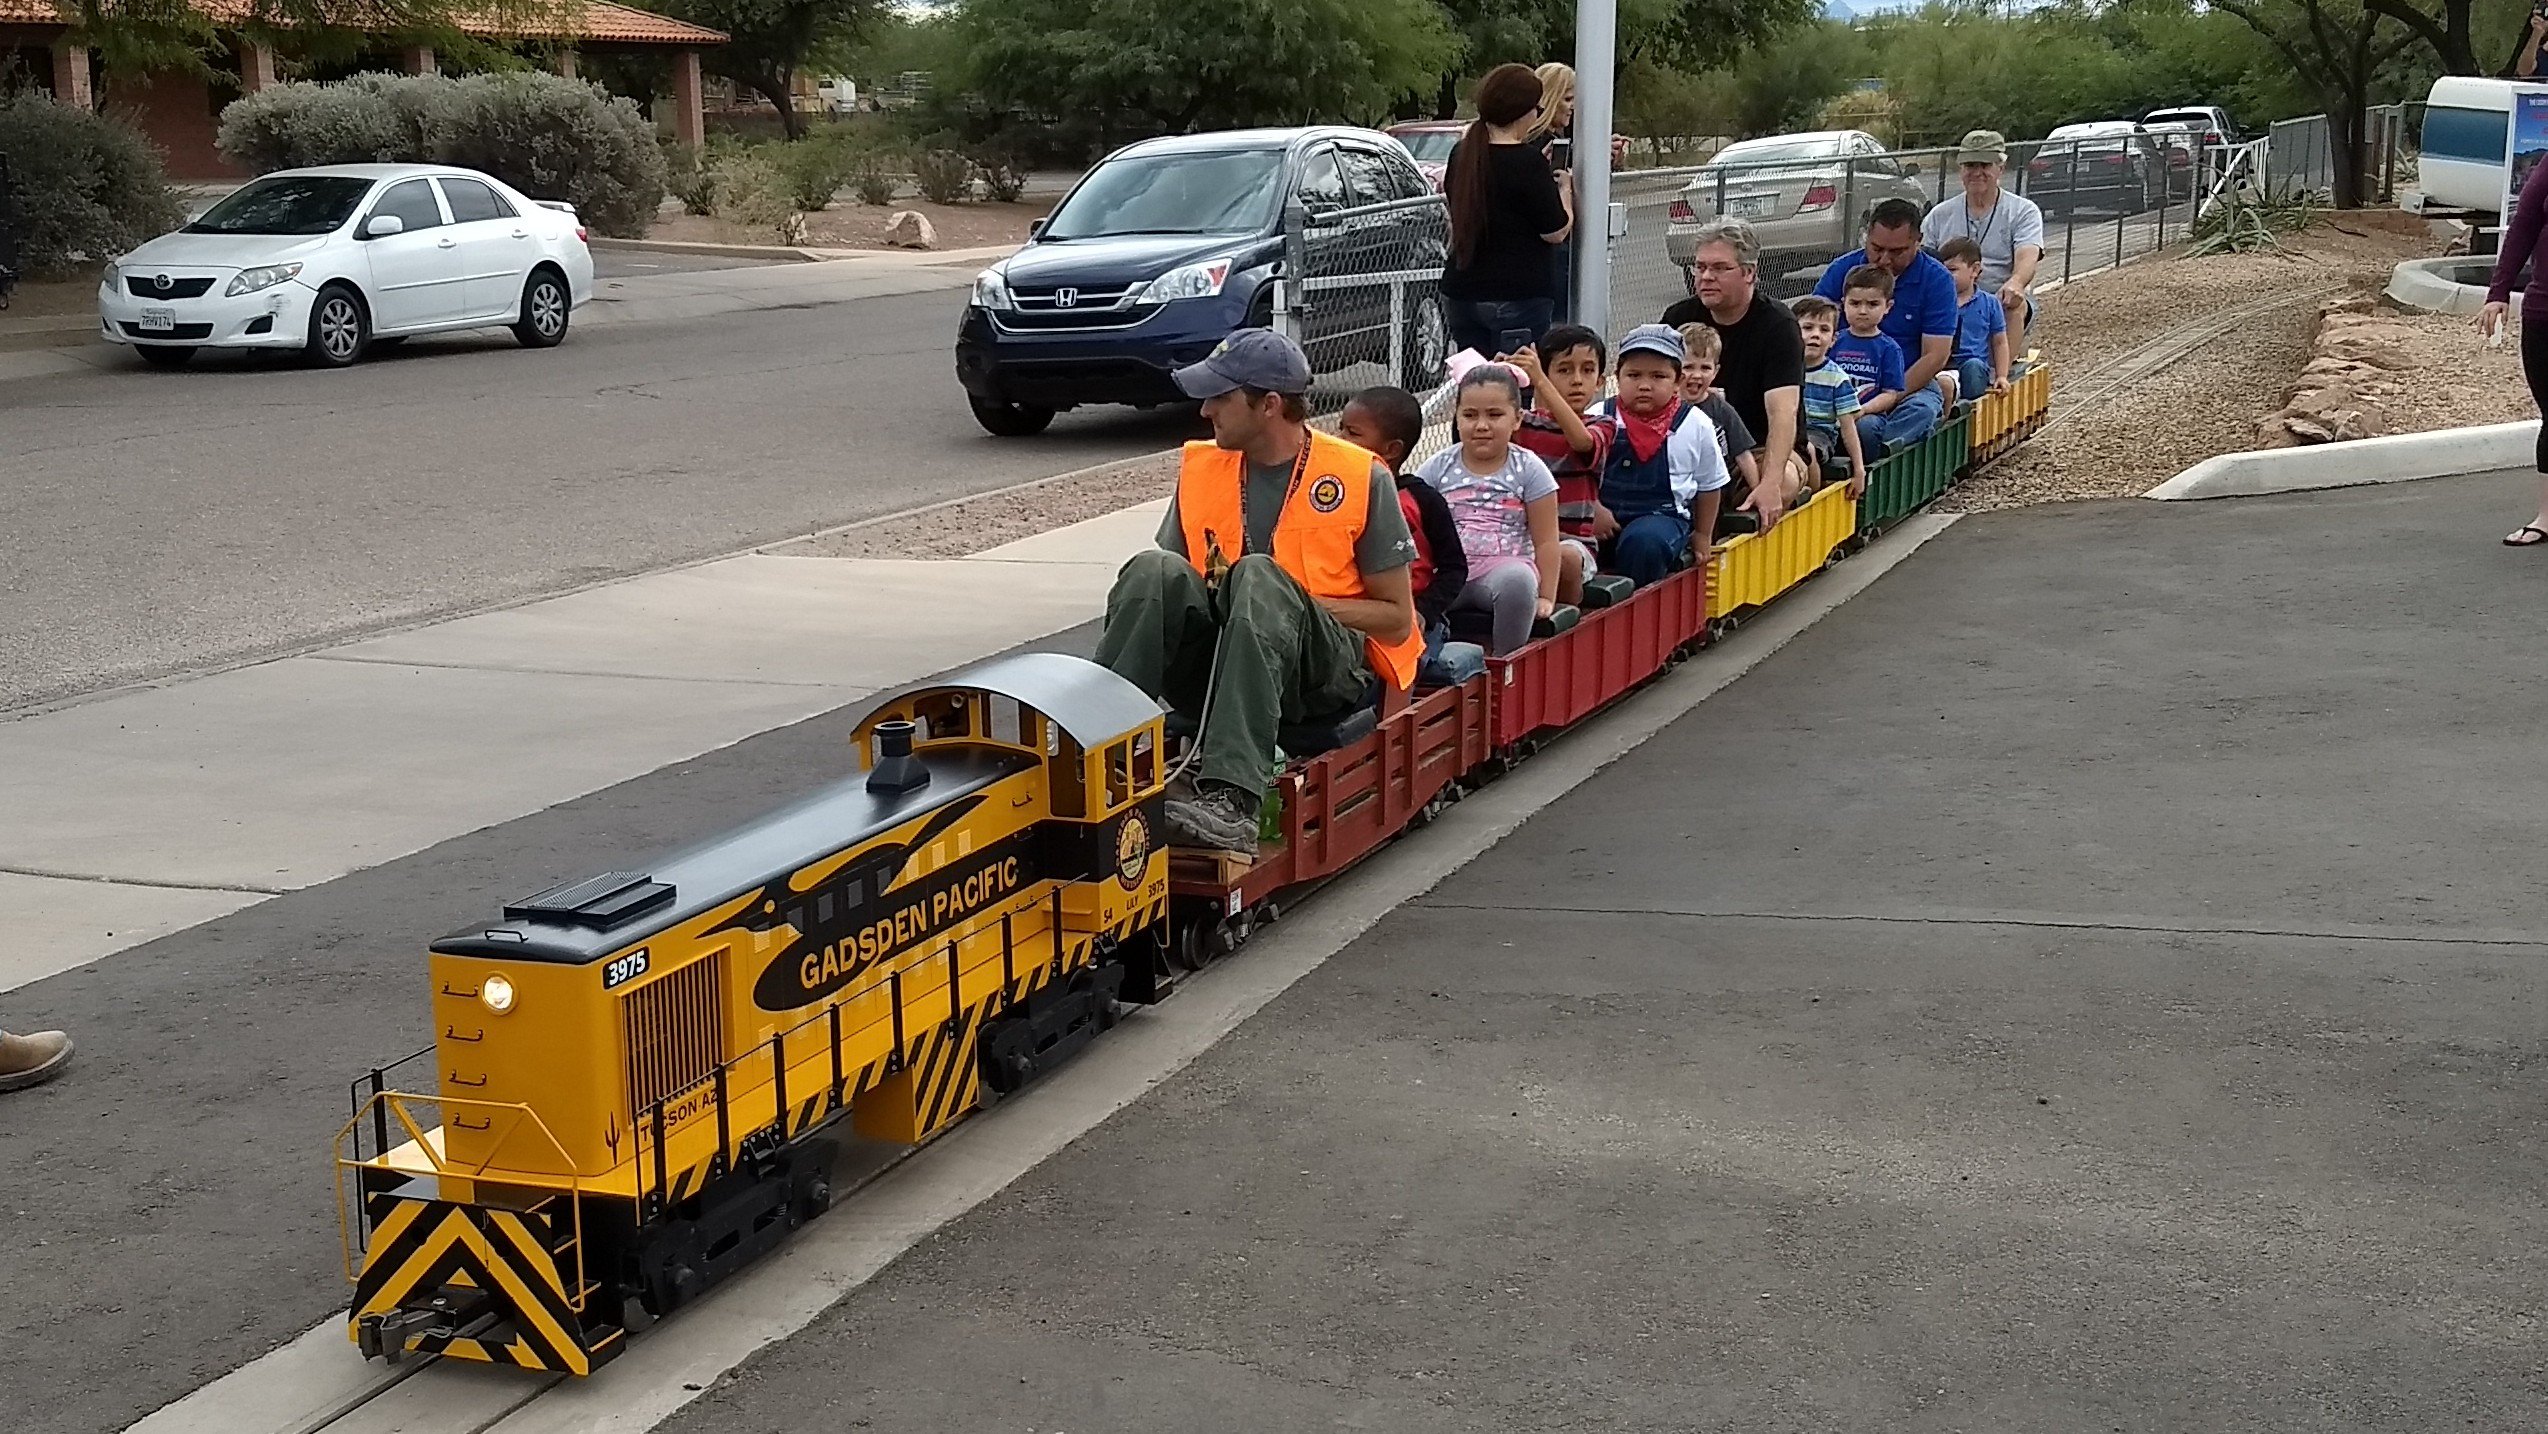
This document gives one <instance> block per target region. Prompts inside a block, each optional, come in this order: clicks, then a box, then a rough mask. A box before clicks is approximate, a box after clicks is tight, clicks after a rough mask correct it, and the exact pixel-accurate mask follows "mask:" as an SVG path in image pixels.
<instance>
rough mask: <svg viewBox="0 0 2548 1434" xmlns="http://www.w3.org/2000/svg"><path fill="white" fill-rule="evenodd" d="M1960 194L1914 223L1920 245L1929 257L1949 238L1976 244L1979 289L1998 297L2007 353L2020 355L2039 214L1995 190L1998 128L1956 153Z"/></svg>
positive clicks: (1971, 137)
mask: <svg viewBox="0 0 2548 1434" xmlns="http://www.w3.org/2000/svg"><path fill="white" fill-rule="evenodd" d="M1955 158H1956V162H1957V164H1959V165H1960V166H1961V167H1962V168H1963V170H1964V192H1963V193H1962V194H1960V195H1957V196H1956V197H1954V198H1952V199H1946V200H1941V201H1939V203H1938V205H1937V207H1936V208H1933V209H1931V210H1930V211H1929V214H1928V217H1927V218H1925V219H1923V220H1921V221H1920V242H1921V243H1922V244H1924V245H1926V246H1928V248H1929V250H1930V251H1931V252H1932V253H1934V252H1936V250H1937V249H1938V247H1939V246H1940V245H1943V244H1944V243H1946V241H1948V240H1949V239H1970V240H1972V241H1973V242H1974V243H1975V244H1977V245H1979V246H1981V250H1982V282H1981V286H1980V287H1981V288H1982V289H1984V290H1986V291H1989V292H1993V293H1996V294H1998V295H1999V302H2000V307H2001V308H2003V309H2006V310H2007V311H2008V351H2009V352H2010V353H2012V354H2016V355H2019V356H2021V357H2022V356H2023V355H2024V354H2025V352H2026V326H2027V325H2028V324H2029V323H2031V322H2033V320H2034V317H2035V300H2034V297H2033V291H2034V288H2035V266H2036V265H2038V264H2040V263H2042V262H2043V260H2044V211H2043V208H2042V206H2040V205H2038V204H2036V203H2035V201H2034V200H2031V199H2029V198H2027V197H2026V196H2025V195H2023V194H2011V193H2009V192H2008V191H2007V190H2005V189H2002V188H2001V187H2000V176H2001V175H2002V174H2003V173H2004V172H2005V171H2006V170H2007V168H2008V141H2007V140H2006V139H2005V138H2002V137H2001V135H2000V132H1999V131H1998V130H1993V129H1977V130H1974V131H1973V132H1971V133H1970V134H1967V135H1965V136H1964V147H1963V148H1962V149H1960V150H1958V151H1956V155H1955Z"/></svg>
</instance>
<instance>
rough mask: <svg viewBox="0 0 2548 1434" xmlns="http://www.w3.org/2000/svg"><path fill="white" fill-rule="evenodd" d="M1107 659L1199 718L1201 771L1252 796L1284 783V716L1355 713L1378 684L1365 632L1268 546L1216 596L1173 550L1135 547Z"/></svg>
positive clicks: (1241, 564) (1112, 601)
mask: <svg viewBox="0 0 2548 1434" xmlns="http://www.w3.org/2000/svg"><path fill="white" fill-rule="evenodd" d="M1097 660H1098V661H1099V662H1101V663H1103V664H1105V665H1106V666H1108V667H1110V668H1113V669H1114V670H1115V671H1116V672H1117V673H1118V674H1120V675H1121V676H1122V677H1123V678H1124V679H1125V680H1126V681H1128V682H1130V683H1132V684H1133V685H1134V686H1136V687H1138V688H1140V689H1141V690H1142V691H1144V692H1147V693H1149V694H1150V695H1151V696H1153V697H1159V698H1164V699H1166V700H1167V702H1168V705H1170V706H1171V707H1174V708H1176V709H1177V710H1178V711H1180V712H1183V713H1186V714H1188V715H1196V714H1199V715H1200V716H1201V719H1202V722H1203V738H1202V746H1203V751H1202V755H1201V756H1200V757H1198V758H1197V759H1196V763H1195V771H1196V774H1197V775H1198V776H1200V777H1202V778H1203V779H1204V780H1206V781H1212V782H1227V783H1229V784H1230V785H1231V786H1233V787H1237V788H1239V789H1240V790H1242V791H1244V792H1246V793H1247V794H1248V795H1250V796H1252V797H1263V796H1264V795H1265V789H1266V787H1267V786H1268V785H1270V784H1271V783H1272V782H1273V780H1274V771H1275V768H1274V745H1275V734H1276V731H1277V730H1278V729H1279V728H1280V726H1281V725H1282V724H1283V723H1285V722H1306V721H1310V720H1313V719H1315V718H1320V717H1329V716H1334V715H1337V714H1339V713H1344V712H1350V711H1353V710H1354V709H1355V708H1357V707H1360V706H1362V705H1363V699H1364V698H1365V697H1366V696H1368V695H1369V692H1370V686H1371V668H1370V667H1369V666H1368V665H1367V664H1366V663H1365V662H1364V660H1363V644H1362V635H1361V634H1359V633H1357V632H1355V631H1354V630H1353V629H1351V628H1348V627H1346V626H1345V625H1344V624H1343V623H1340V622H1338V621H1337V620H1336V619H1335V618H1334V617H1332V616H1330V615H1329V614H1328V612H1327V609H1325V608H1323V607H1320V606H1319V605H1318V603H1317V601H1316V600H1315V599H1313V598H1312V597H1311V596H1310V595H1309V590H1308V589H1306V588H1304V587H1302V586H1301V585H1300V584H1299V583H1298V582H1296V581H1294V580H1293V578H1292V575H1291V574H1289V573H1287V572H1285V571H1283V569H1282V568H1281V567H1280V566H1278V565H1277V564H1276V563H1275V561H1274V560H1273V559H1272V558H1270V557H1267V556H1266V555H1264V554H1262V553H1251V554H1249V555H1248V556H1246V557H1243V558H1241V559H1239V560H1238V561H1237V562H1236V563H1234V564H1232V565H1231V567H1230V570H1229V572H1228V573H1227V574H1226V575H1224V576H1223V577H1222V579H1221V586H1220V589H1219V591H1217V592H1215V591H1214V590H1212V589H1210V588H1207V587H1205V586H1204V582H1203V574H1201V573H1199V572H1196V571H1195V570H1194V565H1193V564H1192V563H1189V562H1187V561H1186V560H1185V559H1184V558H1181V557H1179V556H1177V555H1176V554H1175V553H1171V552H1168V551H1167V550H1165V549H1163V548H1154V549H1152V550H1150V551H1149V552H1146V553H1136V554H1134V555H1133V559H1132V561H1131V562H1128V563H1126V564H1124V568H1123V571H1122V572H1120V573H1117V574H1116V575H1115V586H1114V590H1113V591H1111V592H1109V593H1108V594H1106V635H1105V636H1104V637H1101V638H1099V639H1098V641H1097ZM1207 684H1208V685H1209V686H1210V688H1211V694H1212V700H1211V705H1210V706H1209V707H1208V708H1207V707H1206V706H1205V704H1204V689H1205V687H1206V685H1207Z"/></svg>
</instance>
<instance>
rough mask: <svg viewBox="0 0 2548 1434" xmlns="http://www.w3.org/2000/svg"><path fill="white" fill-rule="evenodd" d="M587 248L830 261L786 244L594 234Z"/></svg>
mask: <svg viewBox="0 0 2548 1434" xmlns="http://www.w3.org/2000/svg"><path fill="white" fill-rule="evenodd" d="M584 243H585V246H586V247H587V248H592V249H616V250H622V251H625V252H628V253H632V254H699V255H704V256H705V257H707V258H711V259H767V260H770V261H771V262H773V263H813V262H816V261H819V260H823V259H828V258H831V257H832V255H833V254H834V253H835V252H836V251H834V250H830V249H820V250H817V249H799V248H795V247H793V246H790V245H785V244H707V243H693V242H691V241H689V240H686V239H605V238H603V237H602V236H601V235H599V234H595V235H593V236H591V237H590V238H588V239H586V240H585V241H584Z"/></svg>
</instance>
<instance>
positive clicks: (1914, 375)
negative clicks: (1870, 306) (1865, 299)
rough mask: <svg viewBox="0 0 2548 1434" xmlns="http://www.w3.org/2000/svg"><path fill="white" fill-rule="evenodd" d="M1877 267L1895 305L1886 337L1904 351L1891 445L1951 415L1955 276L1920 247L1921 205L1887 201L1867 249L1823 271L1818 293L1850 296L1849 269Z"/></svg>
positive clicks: (1873, 220) (1874, 214)
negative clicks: (1946, 378)
mask: <svg viewBox="0 0 2548 1434" xmlns="http://www.w3.org/2000/svg"><path fill="white" fill-rule="evenodd" d="M1861 264H1873V265H1875V266H1876V267H1877V268H1879V269H1882V270H1884V271H1885V272H1886V273H1888V274H1891V275H1892V276H1893V307H1892V308H1891V309H1890V310H1888V311H1887V312H1886V313H1885V316H1884V324H1883V328H1884V331H1885V334H1886V335H1887V336H1888V337H1890V338H1891V339H1892V340H1893V341H1894V342H1895V343H1896V344H1899V345H1900V346H1901V348H1902V362H1903V364H1904V366H1905V368H1906V369H1907V370H1908V371H1907V372H1906V373H1905V374H1904V377H1903V384H1904V389H1905V392H1904V394H1903V398H1902V401H1901V402H1900V403H1897V404H1895V405H1894V406H1893V413H1892V414H1891V415H1890V421H1889V423H1888V425H1887V427H1888V430H1889V431H1890V433H1891V434H1892V435H1894V437H1893V439H1892V440H1891V441H1892V445H1893V446H1895V447H1901V446H1904V445H1907V444H1910V443H1915V442H1917V441H1919V440H1920V439H1921V438H1923V437H1925V436H1927V434H1928V433H1929V431H1930V430H1931V429H1934V428H1936V427H1937V424H1938V420H1939V419H1940V418H1942V417H1944V416H1945V414H1946V395H1945V394H1944V393H1942V392H1940V391H1939V388H1938V383H1937V377H1938V374H1939V373H1940V372H1941V371H1943V370H1944V369H1945V368H1946V364H1947V360H1948V359H1949V358H1951V357H1953V356H1954V353H1955V276H1954V275H1952V274H1949V273H1948V272H1947V271H1946V266H1945V265H1944V264H1941V263H1939V262H1938V261H1937V260H1936V259H1935V258H1933V257H1931V256H1930V255H1929V254H1927V253H1925V252H1923V251H1922V250H1921V248H1920V206H1919V205H1917V204H1914V203H1912V202H1911V201H1910V200H1908V199H1888V200H1885V201H1884V202H1883V203H1881V204H1878V205H1877V206H1876V207H1875V208H1873V209H1871V210H1869V211H1867V247H1866V248H1864V249H1862V250H1860V251H1859V252H1857V253H1855V254H1843V255H1841V256H1840V257H1839V258H1837V259H1834V260H1832V261H1831V267H1830V268H1828V269H1825V270H1823V277H1822V282H1820V283H1818V284H1816V285H1814V292H1815V293H1817V294H1820V295H1822V296H1823V297H1824V298H1826V299H1829V300H1831V301H1832V302H1833V303H1835V304H1837V303H1839V302H1841V300H1842V299H1844V298H1845V297H1847V285H1848V279H1849V271H1850V270H1852V269H1855V268H1857V267H1858V266H1859V265H1861Z"/></svg>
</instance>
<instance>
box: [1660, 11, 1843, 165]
mask: <svg viewBox="0 0 2548 1434" xmlns="http://www.w3.org/2000/svg"><path fill="white" fill-rule="evenodd" d="M1873 58H1874V57H1873V56H1871V55H1870V54H1869V53H1868V49H1867V42H1866V40H1865V39H1864V38H1863V37H1862V36H1860V35H1859V33H1858V32H1857V31H1856V30H1853V29H1851V28H1850V27H1849V26H1847V25H1843V24H1839V23H1837V22H1835V21H1830V20H1817V21H1815V22H1813V23H1811V24H1807V25H1801V26H1798V27H1797V28H1796V29H1794V30H1792V31H1789V32H1787V33H1785V34H1782V35H1780V36H1779V37H1778V38H1777V39H1775V40H1772V41H1769V42H1768V43H1766V44H1763V45H1760V46H1758V47H1756V48H1754V49H1752V50H1750V51H1748V52H1746V53H1745V54H1744V55H1743V57H1742V58H1741V59H1739V60H1737V61H1735V62H1734V63H1733V64H1732V65H1731V66H1729V67H1727V68H1726V69H1723V70H1720V71H1716V72H1714V73H1711V74H1709V75H1707V76H1706V77H1704V79H1703V81H1702V83H1703V84H1704V85H1705V87H1706V89H1707V91H1708V93H1709V94H1711V95H1712V96H1714V97H1715V99H1716V103H1717V116H1718V128H1719V129H1720V130H1721V131H1722V132H1723V133H1725V134H1729V135H1732V136H1733V137H1734V138H1736V139H1749V138H1751V137H1752V136H1754V135H1763V134H1784V133H1788V132H1791V131H1794V130H1800V129H1805V128H1808V127H1810V126H1811V124H1812V122H1813V119H1814V116H1816V115H1817V114H1820V113H1821V112H1822V108H1823V106H1824V105H1826V104H1828V103H1830V102H1831V101H1832V100H1833V99H1835V98H1837V97H1838V96H1840V95H1841V94H1844V93H1846V92H1847V91H1848V89H1849V87H1850V86H1851V85H1853V84H1855V83H1857V82H1858V80H1859V79H1860V78H1861V77H1863V76H1864V75H1866V74H1867V67H1868V65H1869V64H1870V63H1871V62H1872V60H1873Z"/></svg>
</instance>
